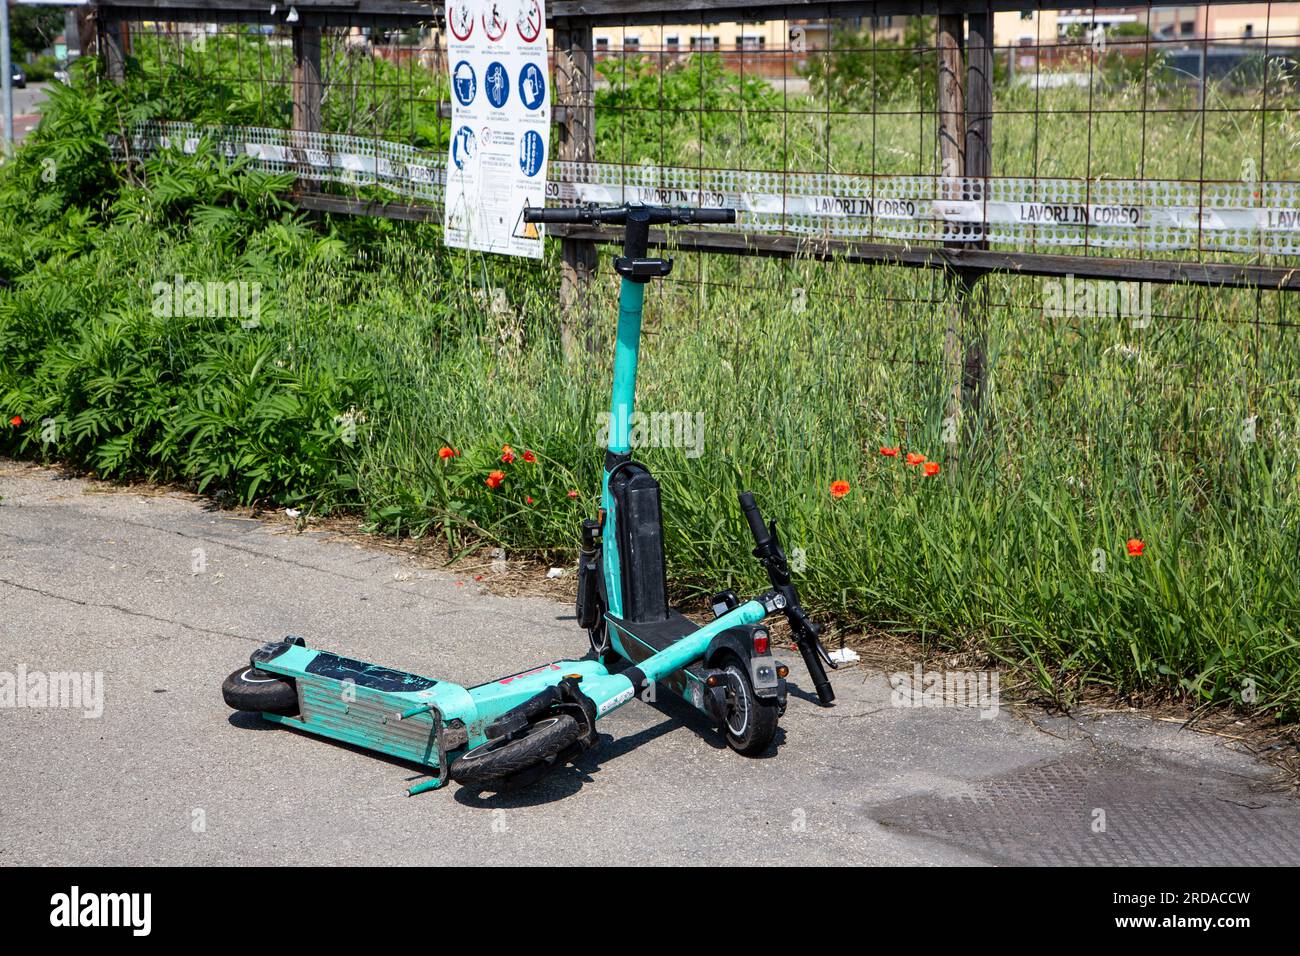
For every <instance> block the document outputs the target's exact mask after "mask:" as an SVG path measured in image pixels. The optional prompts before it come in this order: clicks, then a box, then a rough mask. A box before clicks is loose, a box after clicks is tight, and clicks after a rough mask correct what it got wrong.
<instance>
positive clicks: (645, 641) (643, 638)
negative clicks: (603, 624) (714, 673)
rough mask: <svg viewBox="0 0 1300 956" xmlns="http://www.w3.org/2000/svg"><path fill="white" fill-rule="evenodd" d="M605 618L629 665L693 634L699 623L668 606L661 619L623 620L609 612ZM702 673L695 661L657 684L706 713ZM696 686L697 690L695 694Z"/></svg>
mask: <svg viewBox="0 0 1300 956" xmlns="http://www.w3.org/2000/svg"><path fill="white" fill-rule="evenodd" d="M606 619H607V620H608V621H609V623H610V624H611V625H613V626H614V627H616V628H618V635H619V645H620V647H621V648H622V649H623V650H624V651H626V653H625V654H624V655H623V656H625V657H626V658H627V659H628V660H629V661H631V662H632V663H633V664H639V663H641V661H643V660H645V659H646V658H647V657H650V656H651V655H652V654H657V653H659V652H660V651H662V650H664V649H665V648H668V647H671V646H672V645H674V644H676V643H677V642H678V641H680V640H681V639H682V638H684V637H687V636H688V635H691V634H694V633H695V632H696V631H698V630H699V629H700V626H699V625H698V624H696V623H695V622H694V621H692V620H691V619H690V618H688V617H687V616H686V615H684V614H682V613H680V612H679V611H674V610H672V609H671V608H670V609H669V611H668V617H666V618H665V619H664V620H662V621H651V622H649V623H639V622H635V621H624V620H622V619H621V618H617V617H614V616H613V615H612V614H607V615H606ZM705 676H706V675H705V668H704V665H703V664H700V663H696V664H691V665H688V666H686V667H683V668H681V669H680V670H675V671H673V672H672V673H671V674H669V675H668V676H667V677H665V678H663V679H661V680H660V682H659V683H660V684H662V685H663V686H664V687H666V688H668V689H669V690H670V691H672V692H673V693H674V694H676V695H677V696H678V697H680V698H682V699H683V700H685V701H686V702H687V703H688V704H690V705H691V706H692V707H696V708H698V709H700V710H704V711H705V712H706V713H707V711H706V710H705V707H704V699H703V687H704V678H705ZM697 688H698V689H699V692H698V693H697Z"/></svg>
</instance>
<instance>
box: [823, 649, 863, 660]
mask: <svg viewBox="0 0 1300 956" xmlns="http://www.w3.org/2000/svg"><path fill="white" fill-rule="evenodd" d="M830 658H831V660H833V661H834V662H835V663H836V664H852V663H853V662H854V661H860V660H862V658H861V657H859V656H858V652H857V651H853V650H849V649H848V648H847V647H841V648H840V649H839V650H836V651H831V653H830Z"/></svg>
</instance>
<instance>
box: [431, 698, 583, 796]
mask: <svg viewBox="0 0 1300 956" xmlns="http://www.w3.org/2000/svg"><path fill="white" fill-rule="evenodd" d="M578 733H579V730H578V722H577V721H576V720H574V719H573V718H572V717H570V716H569V715H568V714H560V715H559V716H557V717H546V718H543V719H542V720H539V721H537V723H535V724H532V725H531V726H530V727H529V728H528V729H527V730H525V731H524V732H523V733H522V734H520V735H519V736H517V737H499V738H497V739H496V740H489V741H488V742H487V743H485V744H480V745H479V746H477V747H475V748H473V749H472V750H467V751H466V752H465V753H463V754H461V755H460V757H458V758H457V759H456V760H453V761H452V764H451V779H452V780H455V781H456V782H457V783H459V784H460V785H461V786H463V787H472V788H477V789H480V790H497V789H500V788H501V787H502V786H504V785H507V784H509V782H510V778H512V777H515V776H516V775H517V774H519V773H521V772H522V771H524V770H528V769H530V768H532V767H535V766H537V765H538V764H544V763H549V762H551V761H553V760H554V759H555V757H556V756H557V755H559V754H560V753H561V752H563V751H564V750H567V749H568V748H569V747H571V746H572V745H573V744H574V743H576V742H577V740H578Z"/></svg>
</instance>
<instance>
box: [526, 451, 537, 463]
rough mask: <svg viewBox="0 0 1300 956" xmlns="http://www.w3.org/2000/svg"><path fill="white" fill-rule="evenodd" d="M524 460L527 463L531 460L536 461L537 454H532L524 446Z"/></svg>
mask: <svg viewBox="0 0 1300 956" xmlns="http://www.w3.org/2000/svg"><path fill="white" fill-rule="evenodd" d="M524 461H526V462H528V464H530V465H531V464H532V463H533V462H535V461H537V456H536V455H534V454H533V453H532V452H531V451H529V450H528V449H527V448H525V449H524Z"/></svg>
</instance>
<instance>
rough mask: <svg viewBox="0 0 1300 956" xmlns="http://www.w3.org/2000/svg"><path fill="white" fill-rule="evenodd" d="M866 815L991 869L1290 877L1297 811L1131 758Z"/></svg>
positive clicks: (1060, 766) (1231, 783)
mask: <svg viewBox="0 0 1300 956" xmlns="http://www.w3.org/2000/svg"><path fill="white" fill-rule="evenodd" d="M870 815H871V817H872V818H873V819H875V820H877V821H878V822H880V823H882V824H884V825H886V826H891V827H897V828H899V829H902V830H906V831H908V832H911V833H915V834H917V835H920V836H927V837H931V838H933V839H937V840H942V841H943V842H945V843H948V844H951V845H954V846H957V847H959V848H960V849H962V850H965V851H967V852H970V853H975V854H978V855H983V856H986V857H989V858H991V859H992V860H993V861H995V862H998V863H1019V864H1030V865H1037V866H1297V865H1300V804H1297V802H1296V801H1294V800H1293V799H1292V798H1290V797H1288V796H1286V795H1283V794H1270V793H1259V792H1256V791H1254V790H1252V789H1251V788H1250V786H1249V784H1248V783H1247V782H1244V781H1242V780H1240V779H1237V778H1234V777H1231V776H1228V775H1224V774H1218V773H1214V772H1212V771H1203V772H1200V773H1198V772H1195V771H1193V770H1190V769H1189V768H1186V767H1180V766H1178V765H1176V764H1169V763H1166V762H1164V761H1158V760H1154V759H1152V758H1149V757H1146V756H1144V755H1140V754H1136V753H1131V754H1129V755H1128V756H1127V757H1126V758H1125V759H1122V760H1121V759H1117V758H1116V757H1115V756H1093V755H1080V756H1073V757H1067V758H1065V759H1063V760H1057V761H1053V762H1051V763H1046V764H1039V765H1037V766H1033V767H1026V768H1022V769H1020V770H1016V771H1013V772H1012V773H1009V774H1006V775H1004V776H1001V777H994V778H992V779H991V780H986V781H983V782H980V783H976V784H974V785H973V786H972V787H971V790H970V791H969V792H968V793H966V794H963V795H961V796H951V797H949V796H941V795H921V796H915V797H904V798H902V799H900V800H894V801H891V802H889V803H884V804H880V805H879V806H877V807H875V808H873V809H872V810H871V811H870Z"/></svg>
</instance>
